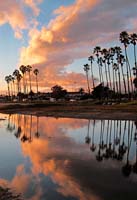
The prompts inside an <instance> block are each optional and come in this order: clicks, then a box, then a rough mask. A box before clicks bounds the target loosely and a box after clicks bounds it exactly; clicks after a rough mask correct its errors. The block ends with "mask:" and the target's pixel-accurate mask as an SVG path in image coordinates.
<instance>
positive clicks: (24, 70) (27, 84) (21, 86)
mask: <svg viewBox="0 0 137 200" xmlns="http://www.w3.org/2000/svg"><path fill="white" fill-rule="evenodd" d="M32 71H33V74H34V75H35V80H36V91H37V93H38V74H39V70H38V69H34V70H33V69H32V66H30V65H27V66H25V65H21V66H20V67H19V69H15V70H14V72H13V73H12V75H9V76H6V77H5V81H6V82H7V86H8V96H9V97H10V96H15V95H16V94H19V93H24V94H29V93H30V92H31V91H32Z"/></svg>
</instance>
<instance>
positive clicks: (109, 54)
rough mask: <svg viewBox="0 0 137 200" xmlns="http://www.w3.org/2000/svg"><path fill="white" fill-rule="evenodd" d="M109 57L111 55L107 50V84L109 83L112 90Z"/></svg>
mask: <svg viewBox="0 0 137 200" xmlns="http://www.w3.org/2000/svg"><path fill="white" fill-rule="evenodd" d="M110 58H111V55H110V54H109V52H108V54H107V57H106V60H107V65H108V77H109V84H110V89H111V90H112V84H111V75H110V64H111V62H110Z"/></svg>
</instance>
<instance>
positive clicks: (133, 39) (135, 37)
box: [130, 33, 137, 69]
mask: <svg viewBox="0 0 137 200" xmlns="http://www.w3.org/2000/svg"><path fill="white" fill-rule="evenodd" d="M136 42H137V34H136V33H133V34H131V35H130V43H131V44H133V46H134V59H135V68H136V69H137V58H136Z"/></svg>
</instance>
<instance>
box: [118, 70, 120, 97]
mask: <svg viewBox="0 0 137 200" xmlns="http://www.w3.org/2000/svg"><path fill="white" fill-rule="evenodd" d="M120 79H121V78H120V70H119V66H118V80H119V93H120V96H121V81H120Z"/></svg>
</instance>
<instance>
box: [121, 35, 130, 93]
mask: <svg viewBox="0 0 137 200" xmlns="http://www.w3.org/2000/svg"><path fill="white" fill-rule="evenodd" d="M120 41H121V43H123V45H124V49H125V58H126V67H127V79H128V90H129V91H130V87H129V76H130V83H131V92H132V93H133V83H132V75H131V67H130V63H129V59H128V54H127V47H128V45H129V44H130V37H129V35H128V33H127V32H126V31H123V32H121V33H120Z"/></svg>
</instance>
